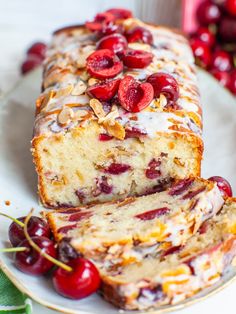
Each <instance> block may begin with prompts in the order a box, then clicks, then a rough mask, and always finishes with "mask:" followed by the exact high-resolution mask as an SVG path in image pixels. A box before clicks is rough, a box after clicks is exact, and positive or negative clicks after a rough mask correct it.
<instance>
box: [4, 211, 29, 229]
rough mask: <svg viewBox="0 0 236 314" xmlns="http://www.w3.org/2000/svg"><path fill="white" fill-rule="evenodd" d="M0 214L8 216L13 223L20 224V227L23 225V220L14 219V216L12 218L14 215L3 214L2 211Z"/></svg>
mask: <svg viewBox="0 0 236 314" xmlns="http://www.w3.org/2000/svg"><path fill="white" fill-rule="evenodd" d="M0 216H4V217H7V218H9V219H11V220H13V221H14V222H15V223H17V224H18V225H19V226H21V227H22V228H23V227H24V224H23V222H21V221H20V220H18V219H16V218H14V217H12V216H9V215H7V214H4V213H2V212H0Z"/></svg>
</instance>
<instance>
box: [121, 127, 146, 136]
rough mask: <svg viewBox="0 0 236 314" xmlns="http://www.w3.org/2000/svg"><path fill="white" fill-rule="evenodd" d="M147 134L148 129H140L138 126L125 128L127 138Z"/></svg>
mask: <svg viewBox="0 0 236 314" xmlns="http://www.w3.org/2000/svg"><path fill="white" fill-rule="evenodd" d="M146 135H147V132H146V131H144V130H140V129H138V128H136V127H132V128H129V129H125V139H127V138H140V137H143V136H146Z"/></svg>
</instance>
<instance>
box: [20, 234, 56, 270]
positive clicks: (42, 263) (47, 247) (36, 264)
mask: <svg viewBox="0 0 236 314" xmlns="http://www.w3.org/2000/svg"><path fill="white" fill-rule="evenodd" d="M31 239H32V240H33V241H34V242H35V243H36V244H37V245H38V246H39V247H40V249H41V250H42V251H43V252H45V253H47V254H48V255H50V256H52V257H54V258H56V255H57V254H56V249H55V245H54V243H53V241H52V240H49V239H48V238H45V237H37V236H35V237H32V238H31ZM19 247H26V248H27V250H26V251H23V252H16V253H15V254H14V262H15V265H16V267H17V268H18V269H19V270H20V271H22V272H24V273H27V274H29V275H34V276H40V275H43V274H45V273H47V272H48V271H49V270H50V269H51V268H52V267H53V266H54V264H53V263H52V262H50V261H49V260H47V259H46V258H45V257H43V256H42V255H41V254H40V253H38V252H37V251H35V250H34V249H33V248H32V247H31V245H30V244H29V242H28V240H26V239H25V240H23V241H22V242H20V244H19Z"/></svg>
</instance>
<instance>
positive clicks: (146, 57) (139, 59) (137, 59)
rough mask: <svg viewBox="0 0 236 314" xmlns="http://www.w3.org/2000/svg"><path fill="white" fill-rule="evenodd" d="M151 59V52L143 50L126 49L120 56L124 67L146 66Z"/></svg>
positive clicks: (137, 67) (140, 67)
mask: <svg viewBox="0 0 236 314" xmlns="http://www.w3.org/2000/svg"><path fill="white" fill-rule="evenodd" d="M152 59H153V54H152V53H151V52H147V51H144V50H134V49H127V50H126V51H125V52H124V55H123V56H122V61H123V63H124V65H125V66H126V67H128V68H136V69H142V68H145V67H147V66H148V65H149V64H150V63H151V62H152Z"/></svg>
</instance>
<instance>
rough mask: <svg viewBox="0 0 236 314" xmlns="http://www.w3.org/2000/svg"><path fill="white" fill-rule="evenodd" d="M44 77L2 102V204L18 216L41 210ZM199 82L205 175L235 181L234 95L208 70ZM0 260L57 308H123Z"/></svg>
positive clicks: (1, 230)
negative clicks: (35, 160) (34, 143)
mask: <svg viewBox="0 0 236 314" xmlns="http://www.w3.org/2000/svg"><path fill="white" fill-rule="evenodd" d="M40 77H41V73H40V71H39V70H37V71H35V72H33V73H31V74H30V75H29V76H26V77H25V78H24V79H22V80H21V82H20V83H19V84H18V86H16V87H15V88H14V89H13V90H12V91H11V92H10V93H8V95H5V97H4V98H3V99H2V100H1V104H0V208H1V210H3V211H5V212H9V213H10V214H11V215H12V216H15V217H18V216H22V215H25V214H27V212H28V211H29V209H30V208H31V207H34V208H35V209H36V212H37V213H39V211H40V210H42V208H40V206H39V205H38V201H37V192H36V181H37V180H36V174H35V171H34V166H33V164H32V157H31V154H30V139H31V135H32V125H33V120H34V103H35V99H36V97H37V96H38V94H39V87H40V80H41V78H40ZM199 82H200V88H201V94H202V102H203V104H204V137H205V158H204V162H203V176H205V177H209V176H212V175H222V176H224V177H225V178H227V179H228V180H229V181H230V182H231V183H232V185H233V186H236V176H235V175H234V174H235V173H236V162H235V161H236V145H235V131H236V101H235V98H234V97H233V96H232V95H231V94H230V93H229V92H227V91H226V90H224V89H223V88H222V87H220V85H219V84H218V83H217V82H216V81H215V80H214V79H213V78H212V77H211V76H209V75H208V74H207V73H205V72H202V71H200V72H199ZM6 200H10V202H11V205H10V206H5V205H4V201H6ZM8 226H9V221H8V220H7V219H5V218H3V217H0V247H4V246H6V245H8V244H7V243H8V242H7V241H8V239H7V230H8ZM0 265H1V267H2V269H3V271H4V272H5V273H6V274H7V275H8V276H9V277H10V279H11V280H12V281H13V282H14V283H15V285H16V286H17V287H18V288H19V289H20V290H22V291H23V292H24V293H26V294H28V295H29V296H30V297H31V298H32V299H34V300H35V301H37V302H39V303H41V304H43V305H45V306H48V307H50V308H52V309H56V310H58V311H61V312H64V313H80V314H83V313H84V314H85V313H86V314H88V313H91V314H92V313H93V314H104V313H110V314H113V313H117V311H118V310H117V309H116V308H114V307H113V306H112V305H110V304H108V303H107V302H105V301H104V300H102V299H101V298H100V297H99V296H97V295H94V296H92V297H89V298H87V299H85V300H82V301H71V300H67V299H65V298H63V297H61V296H59V295H58V294H56V293H55V292H54V290H53V288H52V285H51V282H50V279H45V278H34V277H31V276H28V275H25V274H23V273H21V272H20V271H18V270H17V269H16V268H15V267H14V265H13V263H12V260H11V256H10V255H7V254H3V253H0ZM235 276H236V271H234V270H231V271H229V272H228V273H227V274H226V275H224V277H223V278H222V279H221V280H220V281H219V282H218V283H217V284H216V285H215V286H213V287H211V288H210V289H207V290H205V291H204V292H201V293H199V294H198V295H196V296H194V297H193V298H191V299H189V300H187V301H185V302H182V303H181V304H179V305H176V306H166V307H163V308H161V309H158V310H156V311H152V312H150V313H159V312H162V313H163V310H164V311H170V310H174V309H178V308H183V307H185V306H187V305H190V304H192V303H195V302H196V301H198V300H199V299H205V298H206V297H207V296H209V295H210V294H213V293H215V292H216V291H218V290H220V289H222V288H223V287H224V286H225V285H227V284H228V283H229V282H231V281H232V280H233V279H234V277H235ZM130 313H131V312H130ZM132 313H135V312H132ZM136 313H137V312H136Z"/></svg>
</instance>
